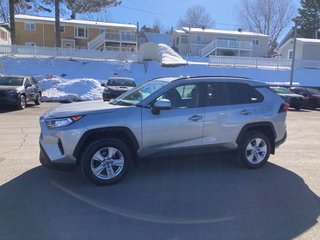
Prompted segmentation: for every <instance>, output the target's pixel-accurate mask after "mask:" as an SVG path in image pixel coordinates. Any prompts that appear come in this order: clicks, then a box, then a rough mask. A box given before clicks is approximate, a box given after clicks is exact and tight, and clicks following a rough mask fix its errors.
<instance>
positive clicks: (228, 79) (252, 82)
mask: <svg viewBox="0 0 320 240" xmlns="http://www.w3.org/2000/svg"><path fill="white" fill-rule="evenodd" d="M153 80H160V81H166V82H176V81H182V80H216V81H219V80H223V81H224V82H237V83H246V84H249V85H251V86H261V85H263V86H268V85H267V84H266V83H263V82H259V81H255V80H252V79H251V78H247V77H238V76H179V77H159V78H153V79H151V80H150V81H153Z"/></svg>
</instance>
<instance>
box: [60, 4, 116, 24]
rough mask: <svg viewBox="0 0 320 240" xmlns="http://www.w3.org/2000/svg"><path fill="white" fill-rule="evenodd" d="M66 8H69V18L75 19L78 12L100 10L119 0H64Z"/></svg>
mask: <svg viewBox="0 0 320 240" xmlns="http://www.w3.org/2000/svg"><path fill="white" fill-rule="evenodd" d="M65 2H66V4H67V8H68V9H69V10H71V19H76V15H77V14H78V13H94V12H100V11H101V10H102V9H103V8H106V7H112V6H117V5H119V4H120V3H121V1H119V0H65Z"/></svg>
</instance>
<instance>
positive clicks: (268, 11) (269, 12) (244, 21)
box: [236, 0, 296, 52]
mask: <svg viewBox="0 0 320 240" xmlns="http://www.w3.org/2000/svg"><path fill="white" fill-rule="evenodd" d="M236 11H237V15H238V19H239V22H240V25H241V27H242V28H244V29H245V30H248V31H252V32H258V33H262V34H266V35H269V36H270V38H271V40H270V42H269V47H270V52H273V50H274V48H275V47H276V44H277V40H278V38H279V35H280V34H281V33H282V32H283V30H284V29H285V28H286V27H288V25H289V24H290V22H291V20H292V19H293V17H294V16H295V15H296V8H295V6H294V4H293V2H292V0H240V3H239V5H238V6H237V7H236Z"/></svg>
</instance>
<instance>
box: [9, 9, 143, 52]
mask: <svg viewBox="0 0 320 240" xmlns="http://www.w3.org/2000/svg"><path fill="white" fill-rule="evenodd" d="M15 19H16V33H17V37H16V38H17V44H18V45H36V46H41V47H55V45H56V41H55V31H56V29H55V19H54V18H51V17H39V16H31V15H16V16H15ZM60 25H61V28H60V31H61V46H62V47H63V48H85V49H91V50H103V49H105V50H116V51H131V52H135V51H137V37H136V30H137V27H136V26H135V25H133V24H121V23H109V22H95V21H85V20H74V19H72V20H67V19H60Z"/></svg>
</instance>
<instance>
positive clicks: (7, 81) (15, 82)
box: [0, 77, 23, 86]
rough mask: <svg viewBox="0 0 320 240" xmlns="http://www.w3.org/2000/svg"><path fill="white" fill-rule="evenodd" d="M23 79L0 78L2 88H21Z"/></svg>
mask: <svg viewBox="0 0 320 240" xmlns="http://www.w3.org/2000/svg"><path fill="white" fill-rule="evenodd" d="M22 84H23V78H21V77H0V85H2V86H22Z"/></svg>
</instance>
